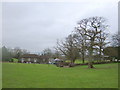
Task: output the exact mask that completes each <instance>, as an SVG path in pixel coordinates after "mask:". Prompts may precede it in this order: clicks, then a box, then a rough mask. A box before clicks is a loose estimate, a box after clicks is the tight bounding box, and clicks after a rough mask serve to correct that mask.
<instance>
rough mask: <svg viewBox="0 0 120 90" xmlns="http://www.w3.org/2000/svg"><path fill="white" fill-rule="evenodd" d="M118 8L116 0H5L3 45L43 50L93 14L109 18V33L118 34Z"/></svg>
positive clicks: (33, 50)
mask: <svg viewBox="0 0 120 90" xmlns="http://www.w3.org/2000/svg"><path fill="white" fill-rule="evenodd" d="M83 1H84V0H83ZM113 1H114V0H113ZM117 8H118V6H117V2H116V1H115V2H104V1H102V2H99V3H98V2H88V3H87V2H77V3H75V2H74V3H73V2H72V3H70V2H39V3H38V2H37V3H34V2H20V3H17V2H10V3H3V7H2V15H3V20H2V21H3V25H2V26H3V45H5V46H7V47H11V48H13V47H20V48H23V49H27V50H29V51H31V52H41V51H42V50H43V49H45V48H48V47H49V48H51V47H53V46H55V45H56V40H57V39H63V38H64V37H66V36H68V35H69V34H70V33H71V32H72V31H73V29H74V27H75V25H76V23H77V21H79V20H81V19H84V18H88V17H91V16H103V17H105V18H106V19H107V24H108V25H109V26H110V27H109V32H110V33H115V32H117V30H118V9H117Z"/></svg>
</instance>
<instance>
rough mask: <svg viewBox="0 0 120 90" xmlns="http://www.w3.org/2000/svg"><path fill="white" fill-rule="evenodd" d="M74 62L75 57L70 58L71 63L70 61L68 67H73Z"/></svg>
mask: <svg viewBox="0 0 120 90" xmlns="http://www.w3.org/2000/svg"><path fill="white" fill-rule="evenodd" d="M74 62H75V59H73V60H71V63H70V65H69V66H70V67H73V66H74Z"/></svg>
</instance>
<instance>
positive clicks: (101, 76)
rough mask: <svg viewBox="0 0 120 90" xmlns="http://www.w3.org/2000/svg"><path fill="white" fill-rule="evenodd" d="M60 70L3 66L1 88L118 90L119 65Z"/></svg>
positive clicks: (56, 68)
mask: <svg viewBox="0 0 120 90" xmlns="http://www.w3.org/2000/svg"><path fill="white" fill-rule="evenodd" d="M94 66H95V69H88V68H87V66H76V67H73V68H59V67H56V66H54V65H45V64H21V63H3V68H2V69H3V73H2V75H3V81H2V82H3V83H2V85H3V88H118V64H117V63H113V64H101V65H94Z"/></svg>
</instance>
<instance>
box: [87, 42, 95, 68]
mask: <svg viewBox="0 0 120 90" xmlns="http://www.w3.org/2000/svg"><path fill="white" fill-rule="evenodd" d="M92 55H93V42H91V47H90V51H89V56H90V57H89V62H88V68H94V67H93V62H92V60H93V56H92Z"/></svg>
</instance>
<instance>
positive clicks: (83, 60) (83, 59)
mask: <svg viewBox="0 0 120 90" xmlns="http://www.w3.org/2000/svg"><path fill="white" fill-rule="evenodd" d="M82 62H83V63H85V58H84V53H82Z"/></svg>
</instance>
